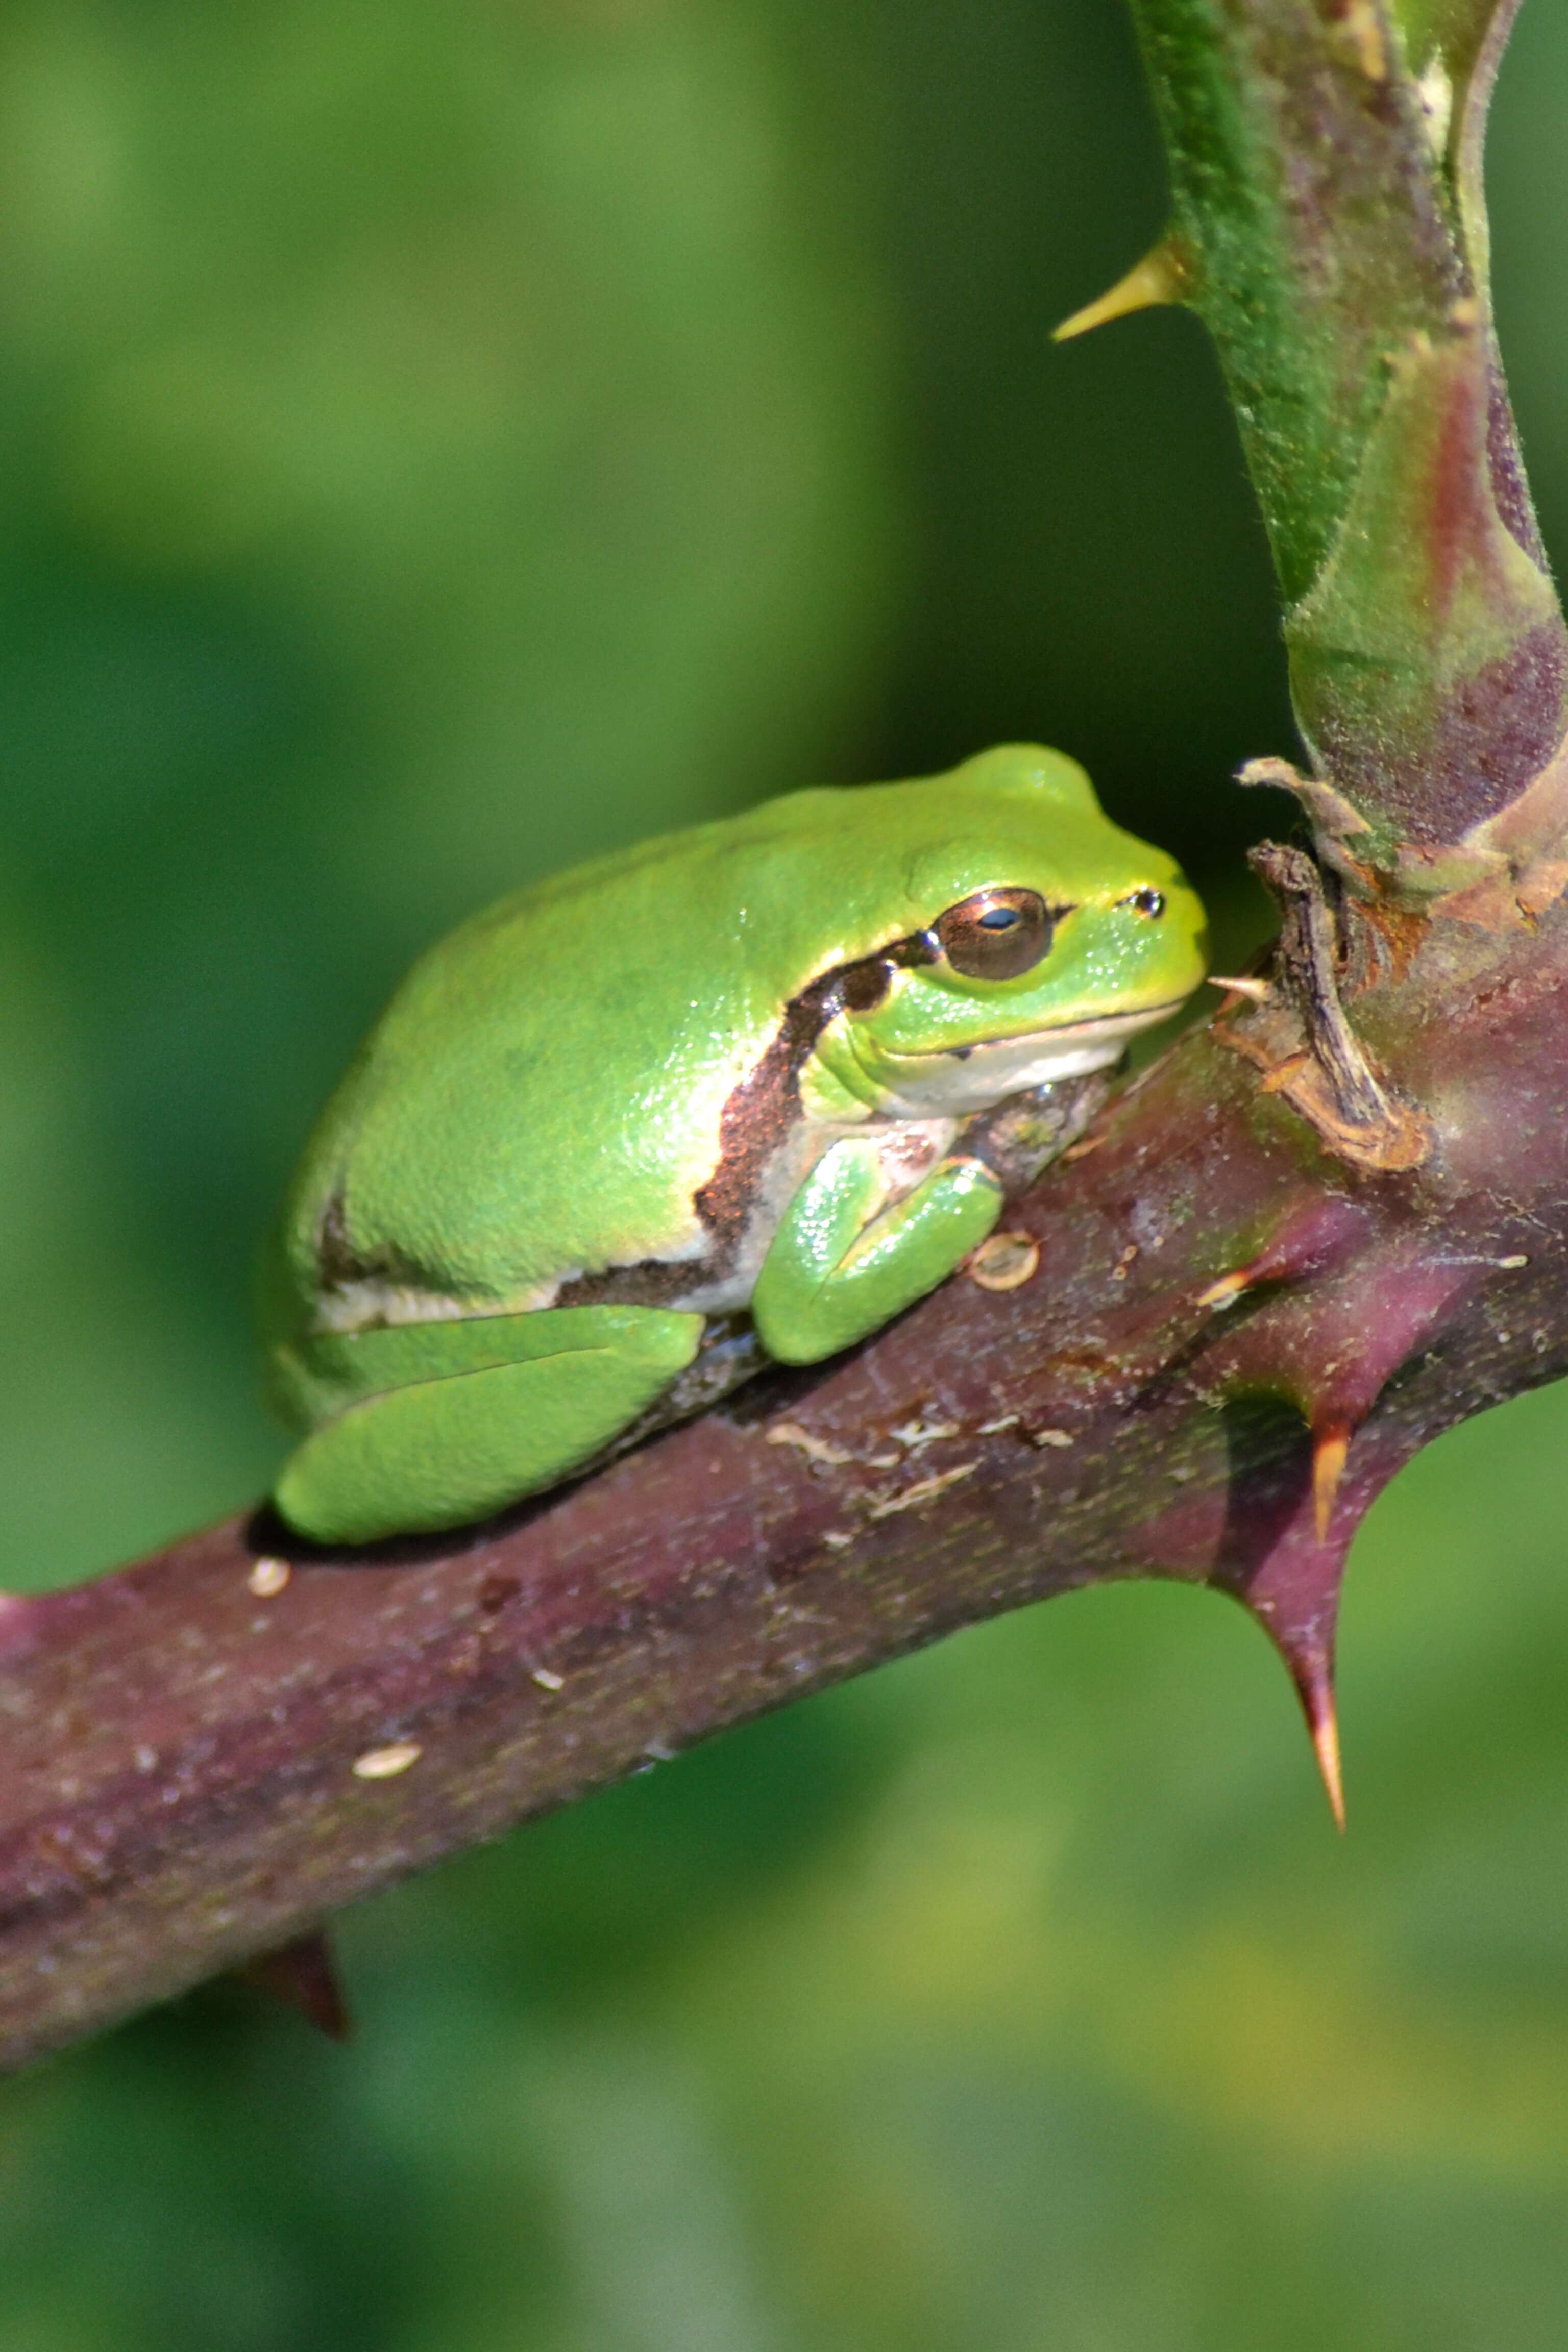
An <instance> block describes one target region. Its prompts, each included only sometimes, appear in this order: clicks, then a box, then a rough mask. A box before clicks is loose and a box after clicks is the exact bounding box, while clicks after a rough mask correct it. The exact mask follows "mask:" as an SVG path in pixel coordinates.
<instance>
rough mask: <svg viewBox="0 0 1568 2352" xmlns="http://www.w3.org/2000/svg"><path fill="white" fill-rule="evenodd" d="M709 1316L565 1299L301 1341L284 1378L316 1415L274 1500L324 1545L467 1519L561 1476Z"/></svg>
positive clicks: (604, 1439)
mask: <svg viewBox="0 0 1568 2352" xmlns="http://www.w3.org/2000/svg"><path fill="white" fill-rule="evenodd" d="M702 1321H703V1318H702V1317H701V1316H700V1315H681V1314H675V1313H672V1312H668V1311H667V1310H664V1309H662V1308H656V1307H567V1308H561V1309H558V1310H557V1309H549V1308H546V1309H543V1310H541V1311H538V1312H535V1313H533V1314H530V1315H507V1316H489V1317H483V1318H470V1319H468V1320H465V1321H462V1322H451V1323H426V1324H418V1325H407V1324H405V1325H400V1326H397V1327H395V1328H390V1329H386V1330H382V1331H367V1332H363V1333H353V1334H348V1335H342V1336H335V1337H331V1338H324V1339H320V1340H313V1341H306V1342H305V1343H304V1344H303V1345H302V1346H301V1347H300V1349H297V1350H294V1351H290V1355H291V1361H290V1362H289V1363H286V1364H284V1365H283V1366H282V1367H281V1382H280V1384H281V1385H282V1386H283V1387H284V1388H286V1389H291V1390H292V1392H293V1398H294V1402H295V1405H296V1410H297V1412H299V1414H300V1418H304V1419H309V1420H310V1421H314V1422H315V1423H316V1424H317V1425H316V1426H315V1427H313V1428H312V1429H311V1431H310V1434H309V1435H308V1436H307V1437H306V1438H305V1439H304V1440H303V1441H302V1443H301V1444H300V1445H298V1446H297V1447H296V1448H295V1450H294V1452H293V1453H292V1454H290V1455H289V1460H288V1461H287V1463H286V1464H285V1465H284V1467H283V1472H282V1475H281V1476H280V1478H279V1481H278V1486H277V1488H276V1492H275V1499H276V1501H277V1504H278V1507H279V1510H280V1511H281V1512H282V1514H283V1517H285V1518H286V1519H287V1520H288V1521H289V1524H290V1526H292V1527H294V1528H298V1529H299V1530H300V1533H301V1534H302V1535H307V1536H310V1537H312V1538H315V1540H316V1541H317V1542H319V1543H353V1544H359V1543H374V1542H375V1541H377V1540H378V1539H379V1538H383V1537H385V1536H395V1535H420V1534H427V1533H432V1532H434V1531H436V1530H437V1529H439V1528H455V1527H462V1526H464V1525H466V1524H467V1523H468V1521H469V1520H471V1519H481V1518H487V1517H489V1515H490V1513H491V1512H492V1511H499V1510H503V1509H504V1508H505V1507H507V1505H508V1504H510V1503H515V1502H517V1501H519V1500H520V1499H521V1497H522V1496H524V1495H531V1494H534V1493H536V1492H537V1491H538V1490H539V1488H541V1487H542V1486H552V1485H553V1484H554V1483H555V1481H556V1480H557V1479H558V1478H564V1477H565V1476H567V1475H568V1474H569V1473H570V1472H571V1471H573V1470H574V1469H575V1468H576V1467H577V1465H578V1464H579V1463H583V1462H586V1461H589V1460H590V1459H591V1458H592V1456H593V1455H594V1454H597V1453H598V1452H599V1451H600V1449H601V1448H602V1447H603V1446H605V1445H607V1444H609V1442H610V1440H611V1439H612V1438H613V1437H615V1436H616V1434H617V1433H618V1432H619V1431H621V1430H623V1429H625V1428H626V1426H627V1424H628V1423H631V1422H633V1421H635V1420H636V1419H637V1415H638V1414H639V1413H640V1412H643V1411H644V1410H645V1409H646V1408H647V1406H648V1405H649V1404H651V1403H652V1402H653V1401H654V1400H655V1398H656V1397H658V1395H659V1394H660V1392H661V1391H663V1390H664V1389H666V1388H668V1385H669V1383H670V1381H672V1380H674V1379H675V1378H676V1376H677V1375H678V1374H679V1373H680V1372H682V1371H684V1370H685V1369H686V1367H687V1366H688V1364H689V1363H690V1361H691V1360H692V1358H693V1357H694V1356H695V1355H696V1353H697V1348H698V1342H699V1340H700V1338H701V1333H702Z"/></svg>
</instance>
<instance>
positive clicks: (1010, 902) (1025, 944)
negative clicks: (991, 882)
mask: <svg viewBox="0 0 1568 2352" xmlns="http://www.w3.org/2000/svg"><path fill="white" fill-rule="evenodd" d="M1069 911H1070V910H1069V909H1068V908H1065V907H1047V904H1046V902H1045V900H1044V899H1043V898H1041V896H1040V894H1039V892H1038V891H1037V890H1002V889H993V890H976V891H975V893H974V895H973V898H961V899H960V900H959V903H958V905H957V906H956V907H950V908H948V910H947V912H946V914H945V915H940V916H939V917H938V918H937V920H936V923H935V925H934V926H933V928H934V929H935V932H936V940H937V945H938V947H939V948H940V950H941V951H942V955H943V956H944V957H945V958H946V960H947V962H948V964H949V966H950V967H951V969H952V971H956V972H959V973H961V974H962V975H963V978H964V979H965V980H1016V979H1017V977H1018V975H1019V973H1020V972H1025V971H1033V970H1034V968H1035V966H1036V964H1037V963H1038V962H1039V961H1040V960H1041V958H1042V957H1043V956H1044V955H1045V954H1046V952H1047V950H1048V949H1049V947H1050V944H1051V932H1052V930H1053V929H1054V928H1055V925H1056V921H1057V918H1058V916H1060V915H1064V914H1067V913H1068V912H1069Z"/></svg>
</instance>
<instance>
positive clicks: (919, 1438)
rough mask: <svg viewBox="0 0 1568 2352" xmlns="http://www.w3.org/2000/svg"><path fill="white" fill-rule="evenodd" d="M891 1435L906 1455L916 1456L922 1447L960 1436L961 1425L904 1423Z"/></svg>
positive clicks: (924, 1422)
mask: <svg viewBox="0 0 1568 2352" xmlns="http://www.w3.org/2000/svg"><path fill="white" fill-rule="evenodd" d="M892 1434H893V1436H895V1437H896V1438H897V1439H898V1441H899V1444H900V1445H901V1446H903V1448H904V1449H905V1451H906V1452H907V1453H910V1454H918V1453H919V1452H920V1450H921V1446H922V1445H935V1444H937V1443H938V1441H939V1440H940V1439H942V1438H943V1437H959V1436H961V1435H962V1434H963V1424H962V1423H959V1422H956V1421H906V1422H905V1423H904V1425H903V1427H902V1428H901V1429H895V1430H894V1431H893V1432H892Z"/></svg>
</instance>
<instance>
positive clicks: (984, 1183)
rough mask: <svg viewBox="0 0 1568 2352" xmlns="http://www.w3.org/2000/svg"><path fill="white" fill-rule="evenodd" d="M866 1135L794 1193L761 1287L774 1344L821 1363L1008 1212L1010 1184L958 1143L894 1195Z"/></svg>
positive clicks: (886, 1316) (784, 1355)
mask: <svg viewBox="0 0 1568 2352" xmlns="http://www.w3.org/2000/svg"><path fill="white" fill-rule="evenodd" d="M888 1193H889V1186H888V1180H887V1176H886V1173H885V1171H884V1167H883V1161H882V1154H881V1150H880V1149H879V1146H878V1144H877V1143H876V1141H875V1140H874V1139H872V1138H870V1137H867V1136H851V1137H847V1138H846V1139H844V1140H843V1141H842V1142H839V1143H836V1144H835V1145H834V1146H833V1149H832V1150H830V1151H828V1152H826V1153H825V1154H824V1156H823V1158H822V1159H821V1160H818V1161H817V1163H816V1167H815V1168H814V1169H813V1170H812V1171H811V1174H810V1175H809V1176H808V1177H807V1178H806V1180H805V1183H804V1184H803V1185H802V1186H801V1188H800V1190H799V1192H797V1193H796V1194H795V1198H794V1200H793V1201H791V1202H790V1204H789V1207H788V1208H787V1210H786V1211H785V1212H784V1217H783V1219H782V1221H781V1223H780V1224H779V1228H778V1231H777V1232H776V1233H775V1234H774V1235H773V1242H772V1244H771V1246H770V1247H769V1250H768V1254H767V1256H766V1257H765V1258H764V1259H763V1268H762V1272H761V1273H760V1274H759V1275H758V1276H757V1282H756V1287H755V1289H754V1290H753V1292H752V1319H753V1320H754V1322H755V1324H756V1327H757V1329H758V1331H759V1333H760V1334H761V1337H762V1340H763V1346H764V1347H765V1348H766V1349H767V1350H768V1352H769V1354H770V1355H773V1356H777V1357H778V1358H779V1359H780V1360H782V1361H783V1362H784V1363H786V1364H812V1363H816V1360H818V1358H819V1357H822V1356H831V1355H832V1354H834V1352H835V1351H836V1350H837V1349H839V1348H847V1347H851V1346H853V1344H854V1342H855V1341H856V1340H857V1339H865V1337H866V1336H867V1334H868V1332H870V1331H875V1330H877V1329H879V1328H880V1326H881V1325H882V1324H884V1323H887V1322H889V1321H890V1320H891V1318H892V1317H893V1316H895V1315H898V1314H900V1313H901V1312H902V1310H903V1309H904V1308H905V1307H910V1306H912V1305H913V1303H914V1301H915V1300H916V1299H917V1298H923V1297H925V1295H926V1293H927V1291H928V1290H934V1289H935V1288H936V1286H937V1284H938V1283H939V1282H942V1281H943V1280H945V1278H946V1277H947V1276H948V1275H950V1274H951V1273H952V1270H953V1268H954V1266H956V1265H958V1264H959V1262H960V1260H961V1259H962V1258H963V1257H965V1256H966V1255H968V1253H969V1252H970V1251H971V1250H972V1249H973V1247H974V1246H975V1244H976V1243H977V1242H982V1241H984V1238H985V1236H986V1234H988V1233H989V1232H990V1231H991V1229H992V1227H993V1226H994V1223H996V1220H997V1218H998V1216H999V1215H1000V1214H1001V1212H1002V1199H1003V1194H1002V1187H1001V1185H1000V1184H999V1183H998V1182H997V1181H996V1178H995V1177H994V1175H993V1174H992V1172H991V1171H990V1170H989V1169H988V1168H985V1167H984V1166H982V1164H981V1163H980V1161H979V1160H972V1159H967V1158H964V1157H963V1156H962V1155H959V1154H954V1155H952V1156H951V1157H949V1158H948V1159H945V1160H942V1161H941V1162H940V1163H939V1165H938V1166H937V1167H936V1168H934V1169H933V1170H932V1171H931V1174H930V1175H929V1176H928V1177H926V1178H925V1180H924V1181H923V1182H921V1183H920V1184H918V1185H917V1186H916V1187H915V1189H914V1191H913V1192H909V1193H907V1194H905V1196H904V1197H903V1198H902V1199H901V1200H897V1201H894V1202H892V1203H891V1204H890V1205H889V1199H888Z"/></svg>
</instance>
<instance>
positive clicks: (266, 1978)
mask: <svg viewBox="0 0 1568 2352" xmlns="http://www.w3.org/2000/svg"><path fill="white" fill-rule="evenodd" d="M240 1974H241V1976H243V1977H244V1978H245V1979H246V1981H247V1984H253V1985H256V1986H258V1987H259V1989H260V1990H262V1991H263V1992H269V1993H271V1994H272V1995H273V1996H274V1997H275V1999H277V2000H285V2001H287V2002H288V2003H289V2007H290V2008H291V2009H297V2010H298V2011H300V2016H301V2017H303V2018H304V2019H306V2021H308V2022H309V2023H310V2024H311V2025H313V2026H314V2027H315V2028H316V2029H317V2031H318V2032H321V2033H324V2034H325V2035H326V2037H327V2039H328V2041H329V2042H346V2041H347V2040H348V2038H349V2036H350V2034H351V2033H352V2032H353V2019H352V2018H351V2017H350V2015H349V2010H348V2003H347V2002H346V2001H345V2000H344V1999H343V1993H342V1986H341V1985H340V1984H339V1982H338V1971H337V1967H336V1964H335V1963H334V1961H333V1958H332V1948H331V1944H329V1943H328V1941H327V1938H326V1936H325V1934H324V1933H323V1932H322V1931H321V1929H318V1930H317V1931H316V1933H315V1934H314V1935H310V1936H297V1937H295V1938H294V1940H293V1942H292V1943H290V1944H279V1947H278V1949H277V1950H276V1951H275V1952H263V1953H261V1954H260V1955H259V1956H258V1958H256V1959H254V1960H249V1961H247V1964H246V1966H245V1967H244V1968H243V1969H241V1970H240Z"/></svg>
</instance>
